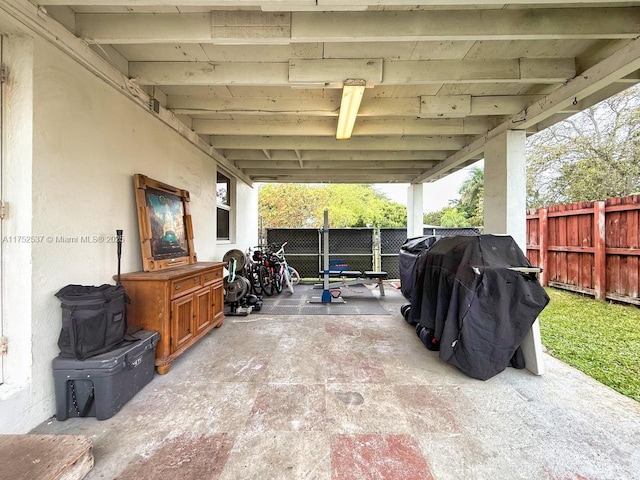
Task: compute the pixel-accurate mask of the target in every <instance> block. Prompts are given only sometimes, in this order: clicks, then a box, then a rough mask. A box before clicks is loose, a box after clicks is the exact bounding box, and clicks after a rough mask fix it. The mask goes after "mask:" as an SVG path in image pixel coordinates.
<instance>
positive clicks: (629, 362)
mask: <svg viewBox="0 0 640 480" xmlns="http://www.w3.org/2000/svg"><path fill="white" fill-rule="evenodd" d="M546 290H547V293H548V294H549V296H550V297H551V302H550V303H549V305H548V306H547V308H545V309H544V311H543V312H542V314H541V315H540V327H541V330H542V343H543V344H544V345H545V346H546V347H547V349H548V353H550V354H551V355H553V356H554V357H556V358H559V359H560V360H562V361H564V362H566V363H568V364H569V365H571V366H573V367H575V368H577V369H578V370H581V371H582V372H584V373H586V374H587V375H589V376H591V377H593V378H595V379H596V380H598V381H599V382H601V383H604V384H605V385H608V386H609V387H611V388H613V389H614V390H616V391H618V392H620V393H622V394H624V395H626V396H628V397H631V398H633V399H634V400H636V401H639V402H640V308H638V307H636V306H633V305H629V306H627V305H619V304H614V303H608V302H598V301H596V300H594V299H593V298H591V297H587V296H583V295H579V294H575V293H571V292H564V291H561V290H556V289H553V288H547V289H546Z"/></svg>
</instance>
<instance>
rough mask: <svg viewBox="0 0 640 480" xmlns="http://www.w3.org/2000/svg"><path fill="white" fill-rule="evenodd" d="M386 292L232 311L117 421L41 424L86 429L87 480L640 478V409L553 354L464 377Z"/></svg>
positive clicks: (46, 428) (49, 428)
mask: <svg viewBox="0 0 640 480" xmlns="http://www.w3.org/2000/svg"><path fill="white" fill-rule="evenodd" d="M386 293H387V294H386V296H385V297H380V296H379V294H378V292H373V295H374V296H375V297H376V298H367V299H366V301H371V302H378V301H379V302H380V304H381V305H382V306H383V307H384V308H385V309H386V310H387V311H388V315H336V314H335V313H334V314H333V315H331V316H322V315H307V316H297V315H296V316H292V315H272V314H252V315H250V316H249V317H228V318H227V319H226V320H225V324H224V325H223V326H222V327H221V328H220V329H219V330H216V331H215V332H214V333H213V334H211V335H209V336H207V337H206V338H204V339H203V340H202V341H201V342H200V343H199V344H198V345H197V347H196V348H193V349H192V350H191V351H190V352H188V353H187V354H186V355H184V356H183V357H182V358H180V359H179V360H178V361H176V362H175V363H174V364H173V366H172V369H171V371H170V372H169V373H168V374H167V375H162V376H156V377H155V378H154V379H153V381H152V382H151V383H150V384H148V385H147V386H146V387H145V388H144V389H143V390H142V391H141V392H140V393H139V394H138V395H137V396H135V397H134V398H133V399H132V400H131V401H129V403H127V404H126V405H125V406H124V407H123V409H122V410H121V411H120V412H118V413H117V414H116V415H115V416H114V417H112V418H110V419H108V420H104V421H98V420H96V419H94V418H70V419H68V420H66V421H64V422H58V421H56V420H55V419H51V420H49V421H47V422H44V423H43V424H42V425H40V426H39V427H37V428H36V429H35V430H34V433H41V434H43V433H44V434H52V433H53V434H73V435H78V434H82V435H86V436H88V437H89V438H90V439H91V441H92V442H93V452H94V456H95V467H94V468H93V470H92V471H91V472H90V474H89V475H88V476H87V477H86V478H87V480H93V479H101V478H105V479H106V478H110V479H112V478H113V479H115V478H118V479H123V480H124V479H139V480H142V479H157V478H172V479H182V478H184V479H187V478H191V479H194V478H202V479H204V478H207V479H216V480H217V479H225V480H235V479H275V478H278V479H292V480H293V479H296V480H297V479H334V480H337V479H340V480H342V479H394V480H400V479H406V480H409V479H411V480H418V479H420V480H426V479H437V480H447V479H451V480H453V479H461V478H468V479H474V480H480V479H482V480H484V479H486V480H494V479H509V480H513V479H541V480H584V479H590V480H594V479H623V478H624V479H635V478H640V477H639V473H638V472H640V453H639V452H640V435H638V433H639V432H640V406H639V405H638V403H637V402H634V401H633V400H631V399H629V398H626V397H624V396H622V395H620V394H618V393H616V392H614V391H612V390H611V389H609V388H608V387H605V386H603V385H602V384H600V383H598V382H596V381H595V380H593V379H591V378H589V377H587V376H586V375H584V374H582V373H580V372H578V371H577V370H575V369H573V368H571V367H569V366H567V365H566V364H564V363H562V362H560V361H558V360H555V359H554V358H552V357H550V356H547V355H546V354H545V355H544V362H545V365H546V373H545V374H544V375H542V376H535V375H533V374H531V373H530V372H527V371H522V370H514V369H512V368H507V369H506V370H505V371H504V372H502V373H501V374H499V375H497V376H495V377H493V378H492V379H490V380H488V381H486V382H480V381H478V380H474V379H471V378H469V377H466V376H465V375H464V374H462V373H461V372H459V371H458V370H457V369H455V368H454V367H452V366H450V365H448V364H446V363H445V362H443V361H442V360H440V359H439V358H438V356H437V353H436V352H430V351H428V350H427V349H426V348H425V347H424V345H423V344H422V343H421V342H420V340H419V339H418V337H417V336H416V334H415V331H414V329H413V328H412V327H410V326H409V325H408V324H407V323H405V321H404V320H403V319H402V316H401V315H400V312H399V307H400V305H402V304H403V303H404V302H405V301H404V299H403V298H402V296H401V295H400V293H399V290H396V289H394V288H392V287H390V286H389V288H387V290H386ZM282 295H288V294H286V293H283V294H282ZM294 295H295V294H294ZM376 299H377V300H376ZM268 301H269V300H268ZM272 301H273V300H272ZM348 305H349V304H348V303H347V304H345V305H342V306H344V307H346V308H348ZM336 308H337V307H336ZM334 311H335V310H334Z"/></svg>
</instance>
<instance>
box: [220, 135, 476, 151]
mask: <svg viewBox="0 0 640 480" xmlns="http://www.w3.org/2000/svg"><path fill="white" fill-rule="evenodd" d="M471 139H472V137H465V136H419V137H418V136H416V137H397V136H396V137H391V136H386V137H383V136H379V137H354V138H351V139H350V140H348V141H344V140H336V139H335V137H334V138H329V137H310V138H307V137H295V136H289V137H269V136H259V137H258V136H239V135H229V136H226V135H223V136H219V135H212V136H211V142H212V145H213V147H215V148H216V149H222V150H225V153H229V150H233V149H240V150H246V149H250V150H253V149H257V150H262V149H263V148H266V149H269V150H295V149H298V150H331V151H334V150H338V151H345V150H347V151H354V150H355V151H360V150H383V151H387V150H389V151H404V150H412V151H413V150H458V149H460V148H462V147H464V146H465V145H467V144H468V143H469V142H470V141H471Z"/></svg>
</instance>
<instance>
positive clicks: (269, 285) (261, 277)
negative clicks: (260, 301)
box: [258, 265, 273, 297]
mask: <svg viewBox="0 0 640 480" xmlns="http://www.w3.org/2000/svg"><path fill="white" fill-rule="evenodd" d="M258 281H259V282H260V286H261V287H262V293H264V294H265V295H266V296H267V297H270V296H271V295H273V278H272V277H271V273H270V272H269V269H268V268H267V267H266V266H264V265H261V266H260V268H259V269H258Z"/></svg>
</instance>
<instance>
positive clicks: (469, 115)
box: [32, 0, 640, 183]
mask: <svg viewBox="0 0 640 480" xmlns="http://www.w3.org/2000/svg"><path fill="white" fill-rule="evenodd" d="M32 3H35V4H39V5H40V6H44V8H45V9H46V12H47V13H48V14H49V15H50V16H51V17H53V18H54V19H56V20H57V21H59V22H60V23H62V24H63V25H64V26H65V27H66V28H67V29H68V30H69V31H71V32H73V33H74V34H75V35H77V36H79V37H80V38H82V39H83V40H84V41H86V42H88V43H89V44H90V45H92V48H93V49H94V50H95V51H96V52H97V53H98V54H99V55H101V56H103V57H104V58H106V59H107V60H108V61H109V62H110V63H111V64H112V65H113V66H115V67H116V68H117V69H118V70H120V72H122V73H123V74H124V75H125V76H127V77H129V78H132V79H134V81H135V82H136V83H137V84H138V85H140V86H141V87H142V88H143V89H144V90H145V91H146V92H147V94H149V95H151V96H152V97H154V98H156V99H157V100H158V101H159V102H160V104H161V106H162V107H164V108H166V109H167V110H169V111H171V112H173V113H174V114H175V116H176V117H177V118H178V119H179V120H180V121H182V122H183V123H184V124H185V125H186V126H187V127H188V128H190V129H192V130H194V131H195V132H196V133H197V134H198V135H199V136H200V137H201V138H202V139H204V140H205V141H206V142H207V143H209V144H210V145H211V146H212V147H213V149H215V152H216V156H217V158H220V157H219V155H221V156H224V157H225V158H226V159H227V160H228V161H229V162H230V163H229V162H225V164H226V165H227V166H233V167H234V168H237V169H239V171H241V172H242V173H243V174H244V175H243V177H245V178H247V177H248V178H249V179H251V180H254V181H265V180H269V181H279V182H353V183H382V182H399V183H409V182H423V181H431V180H434V179H437V178H440V177H442V176H444V175H446V174H447V173H449V172H451V171H455V170H457V169H459V168H462V167H463V166H465V165H467V164H469V163H472V162H473V161H474V160H476V159H478V158H481V157H482V150H483V145H484V141H485V139H486V138H488V137H491V136H493V135H496V134H498V133H500V132H501V131H505V130H507V129H510V128H516V129H526V130H527V131H528V132H530V133H533V132H536V131H538V129H540V128H544V127H546V126H548V125H550V124H553V123H555V122H557V121H559V120H561V119H562V118H566V117H567V116H568V115H570V114H572V113H574V112H575V111H578V110H580V109H583V108H587V107H588V106H590V105H592V104H593V103H595V102H597V101H599V100H601V99H603V98H606V97H607V96H609V95H612V94H614V93H616V92H618V91H620V90H623V89H624V88H627V87H629V86H631V85H632V84H634V83H636V82H637V81H638V79H639V76H638V69H639V68H640V61H639V57H640V53H639V50H640V48H639V47H638V45H636V43H638V41H637V40H636V38H637V37H638V36H640V2H611V1H606V0H602V1H591V2H570V3H561V4H560V3H557V2H554V1H551V0H544V1H538V2H524V1H504V0H503V1H501V2H497V1H496V0H485V1H479V2H473V3H472V2H469V1H465V0H440V1H437V0H431V1H415V0H414V1H404V0H389V1H385V0H344V1H343V0H317V1H316V0H276V1H274V0H271V1H262V2H261V1H251V0H249V1H241V0H237V1H232V0H157V1H152V0H32ZM349 78H362V79H365V80H366V81H367V86H368V88H367V90H366V92H365V96H364V99H363V101H362V105H361V108H360V113H359V116H358V119H357V121H356V125H355V129H354V133H353V136H352V138H351V139H350V140H336V139H335V130H336V125H337V120H338V113H339V107H340V97H341V87H342V84H343V82H344V80H346V79H349Z"/></svg>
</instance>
